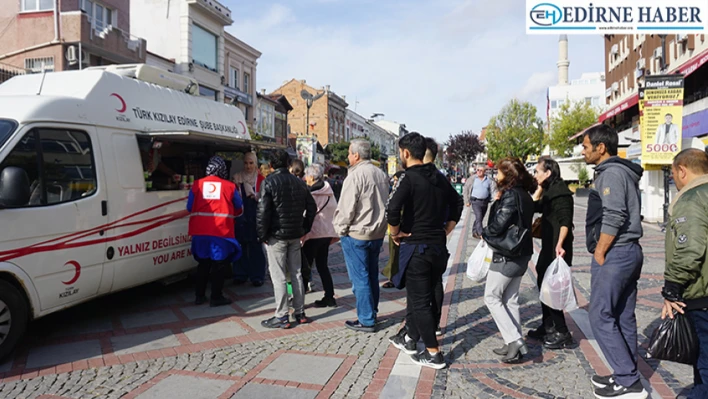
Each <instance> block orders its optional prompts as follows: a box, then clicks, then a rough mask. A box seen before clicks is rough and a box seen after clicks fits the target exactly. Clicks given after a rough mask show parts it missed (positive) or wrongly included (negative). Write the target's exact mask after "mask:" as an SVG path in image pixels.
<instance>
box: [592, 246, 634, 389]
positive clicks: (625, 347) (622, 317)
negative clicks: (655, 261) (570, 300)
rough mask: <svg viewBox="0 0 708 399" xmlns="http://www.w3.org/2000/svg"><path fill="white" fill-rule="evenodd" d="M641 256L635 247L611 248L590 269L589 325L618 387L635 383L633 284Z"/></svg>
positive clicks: (593, 261)
mask: <svg viewBox="0 0 708 399" xmlns="http://www.w3.org/2000/svg"><path fill="white" fill-rule="evenodd" d="M643 263H644V254H643V253H642V247H641V246H640V245H639V244H638V243H632V244H627V245H624V246H621V247H612V248H610V250H609V251H608V252H607V255H606V256H605V264H604V265H602V266H600V265H599V264H598V263H597V262H596V261H595V258H594V257H593V259H592V267H591V273H592V276H591V280H590V286H591V296H590V312H589V313H590V325H591V327H592V332H593V334H595V339H596V340H597V343H598V345H600V349H602V353H603V354H604V355H605V357H606V358H607V362H608V363H609V364H610V366H611V367H612V370H614V377H615V380H616V381H617V383H618V384H620V385H622V386H625V387H628V386H631V385H632V384H634V383H635V382H637V381H638V380H639V373H638V371H637V317H636V315H635V313H634V310H635V308H636V306H637V281H638V280H639V277H640V275H641V273H642V265H643Z"/></svg>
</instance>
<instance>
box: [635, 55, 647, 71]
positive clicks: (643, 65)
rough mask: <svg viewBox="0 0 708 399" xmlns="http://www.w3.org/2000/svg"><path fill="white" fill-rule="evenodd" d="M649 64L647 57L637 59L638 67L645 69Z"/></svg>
mask: <svg viewBox="0 0 708 399" xmlns="http://www.w3.org/2000/svg"><path fill="white" fill-rule="evenodd" d="M646 66H647V59H646V58H640V59H639V60H637V69H644V68H646Z"/></svg>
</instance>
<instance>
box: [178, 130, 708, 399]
mask: <svg viewBox="0 0 708 399" xmlns="http://www.w3.org/2000/svg"><path fill="white" fill-rule="evenodd" d="M398 147H399V156H400V159H401V163H402V166H403V169H404V170H403V171H401V172H399V173H397V174H396V176H394V178H393V184H391V182H390V181H389V178H388V176H387V175H386V174H385V173H384V172H383V171H382V170H381V169H379V168H377V167H376V166H375V165H374V164H373V163H372V162H371V145H370V143H369V142H368V141H366V140H353V141H352V142H351V144H350V147H349V153H348V160H349V165H350V168H349V173H348V177H347V178H346V179H345V180H344V182H343V185H342V187H341V193H340V195H339V200H337V199H336V198H335V195H334V191H333V189H332V186H331V185H330V183H329V182H328V181H327V179H326V178H325V173H324V172H325V170H324V167H323V166H322V165H318V164H313V165H310V166H309V167H307V168H305V166H304V165H303V164H302V163H301V162H294V163H293V162H291V161H290V158H289V155H288V153H287V152H285V151H279V150H278V151H274V152H273V153H272V154H271V158H270V165H269V166H270V170H271V173H269V175H268V176H267V177H266V178H263V177H262V176H261V174H260V173H259V172H258V165H257V161H256V157H255V155H253V154H246V156H245V157H244V160H245V162H244V167H245V170H244V172H242V173H239V174H238V175H236V176H234V177H233V180H230V179H229V176H228V174H227V172H226V166H225V163H224V161H223V160H222V159H221V158H219V157H214V158H212V160H210V162H209V166H208V168H207V177H206V178H205V179H202V180H200V181H199V182H198V184H195V185H194V187H193V189H192V191H191V192H190V196H189V203H188V210H189V211H190V212H191V217H190V225H189V226H190V227H189V228H190V235H192V237H193V241H192V247H193V254H194V256H195V258H196V260H197V261H198V262H199V268H198V275H197V276H198V278H197V287H196V303H197V304H201V303H203V302H205V301H206V297H205V292H206V285H207V281H208V280H211V285H212V287H211V301H210V304H211V306H220V305H223V304H227V303H229V302H230V300H229V299H228V298H226V297H224V296H223V295H222V294H221V290H222V287H223V281H224V279H225V277H226V275H227V271H228V267H229V265H233V275H234V280H235V283H237V284H244V283H246V282H247V281H248V280H250V281H251V283H252V284H253V285H255V286H260V285H262V284H263V283H264V281H265V274H266V273H265V271H266V267H267V268H268V272H269V275H270V280H271V282H272V284H273V291H274V299H275V305H276V310H275V314H274V315H273V317H271V318H269V319H267V320H264V321H263V322H262V325H263V326H264V327H269V328H291V327H294V326H295V325H297V324H302V323H309V322H311V321H312V320H311V319H310V318H309V317H307V316H306V314H305V303H304V302H305V301H304V294H305V292H308V291H310V290H311V281H312V275H311V270H312V267H313V266H315V267H316V268H317V271H318V274H319V276H320V279H321V282H322V286H323V291H324V296H323V298H322V299H321V300H317V301H315V303H314V306H316V307H336V306H337V302H336V299H335V294H334V284H333V282H332V276H331V274H330V271H329V269H328V263H327V262H328V253H329V247H330V245H332V244H333V243H335V242H337V241H341V246H342V251H343V254H344V258H345V263H346V267H347V272H348V275H349V278H350V280H351V283H352V291H353V294H354V297H355V299H356V312H357V319H356V320H349V321H346V322H345V323H344V326H345V327H346V328H349V329H352V330H354V331H358V332H367V333H370V332H375V331H376V330H377V325H378V319H377V316H378V305H379V292H380V287H379V254H380V252H381V247H382V245H383V242H384V237H385V236H386V235H387V234H388V237H389V250H390V258H389V262H388V264H387V266H386V268H385V269H384V270H383V274H384V275H385V276H386V277H387V278H388V281H387V282H386V284H385V285H384V287H386V288H394V287H395V288H398V289H403V288H405V289H406V303H407V309H406V318H405V324H404V326H403V327H402V328H401V329H400V330H399V332H398V333H397V334H396V335H394V336H392V337H391V338H390V342H391V343H392V344H393V345H394V346H396V347H397V348H399V349H400V350H401V351H403V352H405V353H407V354H409V355H411V358H412V359H413V361H414V362H415V363H417V364H420V365H421V366H425V367H431V368H435V369H441V368H444V367H446V366H447V364H446V360H445V357H444V354H443V353H442V352H441V351H440V346H439V343H438V337H439V336H441V335H442V334H443V329H442V328H441V326H440V319H441V314H442V303H443V288H442V278H443V274H444V272H445V271H446V268H447V264H448V259H449V257H450V253H449V251H448V249H447V236H448V235H450V234H451V232H452V231H453V230H454V228H455V226H456V225H457V223H458V222H459V221H460V218H461V216H462V212H463V210H464V209H465V206H467V207H470V208H471V209H472V211H473V213H474V225H473V227H472V233H473V236H474V237H475V238H479V239H482V240H484V241H485V242H486V244H487V245H488V246H489V248H491V250H492V256H491V262H490V264H489V270H488V272H487V275H486V283H485V290H484V303H485V304H486V306H487V308H488V309H489V312H490V314H491V316H492V318H493V320H494V322H495V323H496V325H497V327H498V329H499V331H500V334H501V337H502V338H503V345H502V346H501V347H499V348H498V349H495V350H494V353H496V354H497V355H499V356H500V357H501V361H502V362H505V363H518V362H521V361H523V359H524V356H525V355H527V353H528V348H527V344H526V341H525V338H524V334H523V331H522V327H521V326H522V323H521V317H520V312H519V301H518V299H519V290H520V286H521V281H522V279H523V277H524V275H525V274H526V272H527V268H528V264H529V262H530V260H531V257H532V255H533V253H534V249H533V238H532V236H533V237H536V238H540V243H541V249H540V253H539V257H538V260H537V262H536V272H537V273H538V282H539V289H540V288H541V283H542V281H543V280H544V275H545V274H546V273H547V272H548V271H549V268H550V267H551V265H553V264H554V261H556V259H559V258H561V259H562V260H563V261H564V262H565V263H566V264H567V265H569V266H571V265H572V262H573V240H574V232H573V229H574V226H573V222H572V221H573V214H574V211H575V207H574V201H573V193H572V192H571V191H570V189H569V188H568V186H567V184H566V183H565V182H564V181H563V179H562V176H561V174H560V167H559V165H558V163H557V162H556V161H554V160H553V159H551V158H549V157H542V158H540V160H539V162H538V164H537V165H536V167H535V169H534V170H533V172H532V173H530V172H529V171H528V170H527V169H526V167H525V165H524V164H523V163H522V161H521V160H520V159H518V158H513V157H510V158H505V159H502V160H500V161H499V162H497V163H496V165H495V166H496V171H497V174H496V179H495V180H496V181H492V179H491V178H490V177H488V175H487V168H486V167H485V166H480V167H476V168H474V169H471V170H470V174H471V176H470V178H469V179H468V181H467V184H466V185H465V189H464V191H463V196H460V195H459V194H458V193H457V191H456V190H455V189H454V188H453V186H452V185H451V184H450V182H449V181H448V179H447V178H446V177H445V176H444V175H443V174H442V173H441V172H440V171H438V170H437V168H436V167H435V164H434V161H435V158H436V156H437V151H438V145H437V143H436V142H435V141H434V140H433V139H431V138H426V137H423V136H422V135H420V134H418V133H415V132H414V133H410V134H408V135H405V136H403V137H402V138H401V139H400V140H399V142H398ZM617 147H618V139H617V134H616V132H615V131H614V130H613V129H612V128H610V127H608V126H605V125H599V126H595V127H592V128H590V129H588V130H587V131H586V132H585V133H584V137H583V156H584V158H585V162H586V163H587V164H592V165H595V178H594V189H593V190H591V194H590V197H589V199H588V209H587V215H586V232H585V233H586V234H585V236H586V247H587V250H588V252H590V253H591V254H592V264H591V275H592V278H591V291H592V292H591V293H592V295H591V298H590V306H589V317H590V325H591V327H592V332H593V334H594V336H595V339H596V341H597V342H598V344H599V346H600V349H601V350H602V353H603V355H604V356H605V358H606V359H607V361H608V363H609V365H610V367H611V368H612V370H613V374H612V375H609V376H598V375H596V376H593V377H592V379H591V380H592V384H593V385H594V387H595V396H596V397H597V398H600V399H604V398H624V399H635V398H638V399H639V398H642V399H643V398H646V397H647V395H648V394H647V392H646V390H645V389H644V386H643V385H642V382H641V379H640V374H639V371H638V365H637V364H638V353H637V322H636V316H635V307H636V302H637V281H638V280H639V278H640V275H641V271H642V265H643V261H644V260H643V256H644V255H643V252H642V247H641V245H640V243H639V240H640V238H641V237H642V236H643V228H642V221H641V215H640V209H641V207H640V200H641V199H640V191H639V187H638V183H639V180H640V179H641V177H642V174H643V169H642V168H641V167H640V166H639V165H637V164H634V163H632V162H630V161H627V160H624V159H622V158H619V157H618V156H617ZM672 170H673V174H674V179H675V181H676V186H677V188H678V189H679V190H680V191H679V195H678V196H677V197H676V198H675V199H674V200H673V203H672V205H671V207H670V224H669V226H667V229H666V230H667V236H666V273H665V286H664V289H663V292H662V294H663V296H664V298H665V306H664V309H663V311H662V313H661V317H662V318H666V317H669V318H674V317H683V316H688V318H689V319H690V321H691V323H692V324H693V326H694V327H695V331H696V333H697V336H698V339H699V342H700V345H699V351H698V356H697V361H696V362H695V365H694V369H695V373H694V374H695V385H694V388H693V390H692V392H691V394H690V396H689V398H690V399H697V398H707V397H708V283H707V282H708V260H707V256H706V253H707V247H708V155H706V152H704V151H701V150H685V151H682V152H681V153H679V154H678V156H676V158H675V160H674V163H673V166H672ZM473 174H474V175H473ZM490 205H491V211H490V213H489V217H488V220H487V223H486V226H484V225H483V221H484V219H485V217H486V213H487V210H488V208H489V206H490ZM534 214H540V217H538V218H537V219H536V221H534ZM264 248H265V252H264ZM289 285H290V286H291V287H292V295H290V294H289V292H288V287H289ZM291 307H292V308H293V310H294V311H293V318H292V319H291V316H290V308H291ZM541 308H542V322H541V325H540V326H538V328H536V329H534V330H530V331H528V332H527V334H526V336H527V337H528V338H530V339H534V340H538V341H541V342H542V343H543V346H544V348H546V349H547V350H557V349H564V348H568V347H572V346H573V345H575V344H576V343H575V341H574V339H573V337H572V336H571V334H570V332H569V329H568V326H567V325H566V319H565V317H566V315H565V314H564V312H563V311H562V310H559V309H555V308H551V307H549V306H547V305H546V304H542V305H541ZM677 315H679V316H677ZM418 341H422V343H423V345H424V347H425V349H423V350H422V351H419V350H418V349H417V348H418V346H417V345H418ZM704 382H705V383H704Z"/></svg>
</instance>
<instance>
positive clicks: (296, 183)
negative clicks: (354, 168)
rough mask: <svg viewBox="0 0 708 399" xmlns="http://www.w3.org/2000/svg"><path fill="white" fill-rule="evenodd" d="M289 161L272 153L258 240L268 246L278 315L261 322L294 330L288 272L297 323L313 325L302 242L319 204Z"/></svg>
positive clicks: (260, 202)
mask: <svg viewBox="0 0 708 399" xmlns="http://www.w3.org/2000/svg"><path fill="white" fill-rule="evenodd" d="M289 161H290V156H289V155H288V153H287V152H286V151H285V150H276V151H274V152H273V153H272V154H271V156H270V166H271V168H272V169H273V173H271V174H270V175H268V177H266V179H265V180H264V181H263V187H262V189H261V198H260V199H259V200H258V214H257V220H258V239H259V240H260V241H261V242H263V243H265V244H266V252H267V254H268V271H269V272H270V278H271V280H272V282H273V292H274V295H275V306H276V308H275V316H274V317H272V318H270V319H268V320H264V321H263V322H261V324H262V325H263V326H264V327H268V328H290V327H291V324H290V317H289V306H288V291H287V278H286V273H289V274H290V279H291V282H292V287H293V307H294V308H295V312H294V314H293V316H294V318H295V322H296V323H298V324H303V323H309V322H310V319H309V318H308V317H307V316H306V315H305V287H304V284H303V281H302V273H301V267H302V255H301V246H300V239H301V238H302V237H303V236H304V235H305V234H307V233H309V232H310V229H311V228H312V223H313V221H314V219H315V214H316V213H317V204H316V203H315V200H314V199H313V198H312V195H311V194H310V190H308V189H307V186H306V185H305V183H304V182H303V181H302V180H300V179H298V178H297V177H295V176H293V175H292V174H290V172H289V171H288V163H289ZM303 215H304V218H303Z"/></svg>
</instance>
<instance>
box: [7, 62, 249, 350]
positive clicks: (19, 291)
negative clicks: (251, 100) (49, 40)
mask: <svg viewBox="0 0 708 399" xmlns="http://www.w3.org/2000/svg"><path fill="white" fill-rule="evenodd" d="M141 78H142V79H141ZM145 80H149V81H152V82H155V83H158V84H160V85H157V84H153V83H150V82H146V81H145ZM162 86H167V87H172V88H179V89H180V90H174V89H170V88H166V87H162ZM196 87H197V86H196V83H195V82H192V81H190V80H189V79H188V78H185V77H183V76H180V75H175V74H170V73H168V72H165V71H160V70H158V69H156V68H153V67H148V66H145V65H133V66H115V67H104V68H99V69H93V68H91V69H88V70H83V71H70V72H56V73H46V74H36V75H25V76H19V77H15V78H12V79H10V80H9V81H7V82H5V83H3V84H2V85H0V358H2V357H3V356H5V355H7V354H8V353H9V352H10V351H12V349H13V347H14V346H15V345H16V344H17V342H18V340H19V339H20V338H21V337H22V335H23V334H24V331H25V328H26V326H27V323H28V321H29V320H31V319H34V318H38V317H41V316H44V315H47V314H49V313H52V312H56V311H58V310H61V309H65V308H67V307H70V306H74V305H76V304H79V303H81V302H84V301H87V300H89V299H92V298H96V297H98V296H100V295H105V294H108V293H111V292H116V291H119V290H123V289H126V288H129V287H134V286H137V285H141V284H145V283H147V282H151V281H155V280H160V279H163V278H166V277H168V276H172V275H176V274H180V273H183V272H185V271H187V270H188V269H190V268H192V267H194V266H195V262H194V261H193V259H192V256H191V253H190V237H189V235H188V234H187V224H188V218H189V215H188V213H187V211H186V209H185V208H186V199H187V196H188V189H189V188H190V186H191V184H192V183H193V182H194V181H195V180H196V179H199V178H201V177H203V175H204V171H205V166H206V162H207V160H208V159H209V157H210V156H211V155H213V154H214V153H215V152H216V151H229V150H234V151H235V150H237V149H241V150H243V149H244V148H245V149H248V147H249V144H248V143H249V140H250V136H249V133H248V129H247V128H246V123H245V121H244V117H243V114H242V113H241V111H240V110H239V109H238V108H237V107H235V106H232V105H227V104H222V103H218V102H215V101H213V100H211V101H210V100H207V99H205V98H199V97H196V96H194V95H190V94H188V93H195V92H197V91H198V90H195V88H196Z"/></svg>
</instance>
